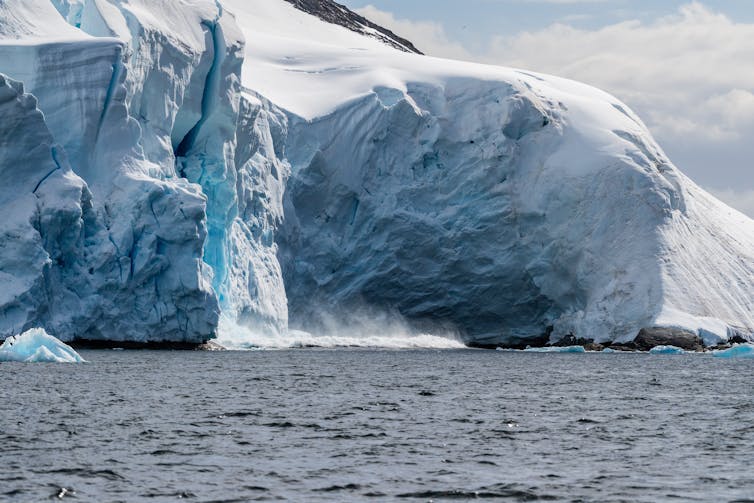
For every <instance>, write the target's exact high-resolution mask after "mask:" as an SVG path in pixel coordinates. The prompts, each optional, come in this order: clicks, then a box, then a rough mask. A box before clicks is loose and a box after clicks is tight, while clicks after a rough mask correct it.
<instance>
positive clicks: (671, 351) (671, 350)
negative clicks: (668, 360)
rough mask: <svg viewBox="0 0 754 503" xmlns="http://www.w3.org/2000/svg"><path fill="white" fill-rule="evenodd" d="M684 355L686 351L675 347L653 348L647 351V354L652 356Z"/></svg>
mask: <svg viewBox="0 0 754 503" xmlns="http://www.w3.org/2000/svg"><path fill="white" fill-rule="evenodd" d="M684 353H686V351H684V350H683V349H681V348H679V347H677V346H655V347H653V348H652V349H650V350H649V354H652V355H682V354H684Z"/></svg>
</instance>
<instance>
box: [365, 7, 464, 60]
mask: <svg viewBox="0 0 754 503" xmlns="http://www.w3.org/2000/svg"><path fill="white" fill-rule="evenodd" d="M354 10H355V11H356V13H358V14H360V15H362V16H364V17H365V18H367V19H369V20H370V21H372V22H374V23H377V24H378V25H380V26H383V27H385V28H387V29H389V30H391V31H393V32H394V33H396V34H398V35H399V36H401V37H408V39H409V40H411V42H413V44H414V45H415V46H416V48H417V49H419V50H420V51H422V52H423V53H425V54H429V55H432V56H442V57H444V58H451V59H466V60H469V59H473V56H472V55H471V54H470V53H469V52H468V51H467V50H466V49H465V48H464V47H463V46H462V45H461V44H459V43H458V42H453V41H451V40H450V39H449V38H448V36H447V35H446V34H445V29H444V28H443V26H442V25H441V24H439V23H435V22H432V21H407V20H404V19H396V18H395V16H394V15H393V14H391V13H390V12H385V11H382V10H380V9H378V8H377V7H375V6H373V5H367V6H366V7H362V8H361V9H354Z"/></svg>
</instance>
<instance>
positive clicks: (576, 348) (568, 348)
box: [524, 346, 586, 353]
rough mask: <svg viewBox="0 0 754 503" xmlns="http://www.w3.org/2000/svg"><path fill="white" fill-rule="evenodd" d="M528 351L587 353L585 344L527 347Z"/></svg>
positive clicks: (526, 350)
mask: <svg viewBox="0 0 754 503" xmlns="http://www.w3.org/2000/svg"><path fill="white" fill-rule="evenodd" d="M524 351H525V352H527V353H586V349H584V347H583V346H547V347H544V348H526V349H524Z"/></svg>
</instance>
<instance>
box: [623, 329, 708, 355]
mask: <svg viewBox="0 0 754 503" xmlns="http://www.w3.org/2000/svg"><path fill="white" fill-rule="evenodd" d="M634 344H635V345H636V349H638V350H639V351H649V350H650V349H652V348H653V347H655V346H676V347H679V348H681V349H684V350H686V351H703V350H704V344H703V343H702V339H701V337H699V336H698V335H696V334H695V333H693V332H689V331H688V330H681V329H678V328H666V327H652V328H642V329H641V330H640V331H639V335H637V336H636V339H634Z"/></svg>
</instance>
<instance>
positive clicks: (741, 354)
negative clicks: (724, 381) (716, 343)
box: [712, 344, 754, 358]
mask: <svg viewBox="0 0 754 503" xmlns="http://www.w3.org/2000/svg"><path fill="white" fill-rule="evenodd" d="M712 355H713V356H717V357H718V358H754V344H737V345H735V346H733V347H732V348H728V349H723V350H720V351H713V352H712Z"/></svg>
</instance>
